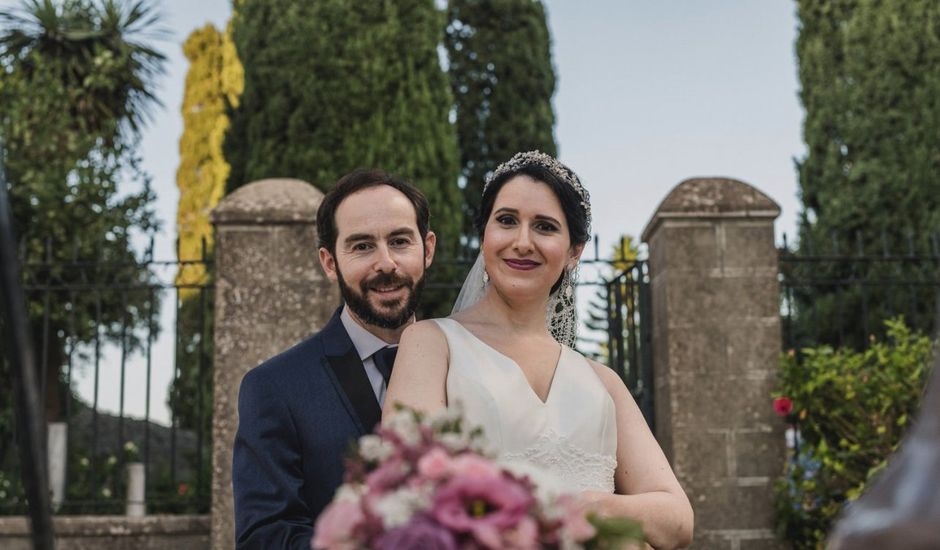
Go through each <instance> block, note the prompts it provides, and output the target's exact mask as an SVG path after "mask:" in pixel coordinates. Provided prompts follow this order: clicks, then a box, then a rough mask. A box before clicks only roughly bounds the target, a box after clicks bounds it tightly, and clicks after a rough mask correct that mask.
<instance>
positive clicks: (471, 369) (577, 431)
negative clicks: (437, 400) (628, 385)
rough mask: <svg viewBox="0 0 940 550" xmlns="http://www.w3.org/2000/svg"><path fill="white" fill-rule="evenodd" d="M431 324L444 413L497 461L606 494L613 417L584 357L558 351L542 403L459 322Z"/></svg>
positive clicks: (517, 371)
mask: <svg viewBox="0 0 940 550" xmlns="http://www.w3.org/2000/svg"><path fill="white" fill-rule="evenodd" d="M435 321H436V322H437V324H438V326H439V327H440V328H441V330H442V331H443V332H444V334H445V336H446V338H447V344H448V347H449V348H450V364H449V367H448V371H447V384H446V388H447V402H448V405H455V404H459V406H460V407H462V409H463V412H464V415H465V417H466V420H467V423H468V425H469V426H480V427H482V428H483V434H484V436H485V438H486V439H487V440H488V441H489V443H490V445H491V446H492V447H493V448H494V450H496V452H498V453H499V458H500V459H502V460H505V461H508V462H521V463H526V464H530V465H534V466H536V467H537V468H540V469H542V470H545V471H547V472H549V473H550V474H553V477H555V478H556V482H558V483H560V484H561V487H562V488H563V489H565V490H568V491H583V490H589V489H590V490H595V491H607V492H613V491H614V470H615V468H616V466H617V459H616V453H617V420H616V410H615V407H614V402H613V399H612V398H611V397H610V394H608V393H607V390H606V388H604V385H603V383H602V382H601V380H600V379H599V378H598V377H597V373H595V372H594V369H593V367H591V365H590V364H589V363H588V362H587V360H586V359H585V358H584V356H582V355H581V354H580V353H578V352H576V351H574V350H572V349H571V348H568V347H567V346H562V351H561V356H560V357H559V359H558V365H557V366H556V368H555V375H554V378H553V379H552V384H551V386H550V389H549V393H548V396H547V397H546V399H545V401H544V402H543V401H542V400H541V399H540V398H539V397H538V395H536V393H535V391H534V390H533V389H532V387H531V386H530V385H529V382H528V380H526V377H525V375H524V374H523V372H522V369H521V368H520V367H519V365H518V364H516V362H515V361H513V360H512V359H510V358H509V357H507V356H505V355H503V354H502V353H500V352H499V351H497V350H495V349H494V348H492V347H490V346H489V345H487V344H485V343H484V342H483V341H482V340H480V339H479V338H477V337H476V336H474V335H473V334H472V333H471V332H470V331H468V330H467V329H466V328H464V327H463V325H461V324H460V323H459V322H457V321H455V320H453V319H436V320H435Z"/></svg>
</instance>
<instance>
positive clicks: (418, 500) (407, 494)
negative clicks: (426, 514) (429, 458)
mask: <svg viewBox="0 0 940 550" xmlns="http://www.w3.org/2000/svg"><path fill="white" fill-rule="evenodd" d="M429 504H430V502H429V498H428V496H427V495H426V494H423V493H421V492H418V491H416V490H414V489H412V488H410V487H404V488H401V489H398V490H397V491H393V492H391V493H388V494H386V495H384V496H382V497H381V498H379V499H378V500H377V501H376V502H375V504H374V505H373V508H374V511H375V512H376V513H377V514H378V515H379V517H380V518H382V525H383V527H385V529H393V528H395V527H399V526H401V525H404V524H406V523H408V522H409V521H410V520H411V518H412V517H413V516H414V515H415V513H417V512H419V511H421V510H424V509H425V508H427V507H428V505H429Z"/></svg>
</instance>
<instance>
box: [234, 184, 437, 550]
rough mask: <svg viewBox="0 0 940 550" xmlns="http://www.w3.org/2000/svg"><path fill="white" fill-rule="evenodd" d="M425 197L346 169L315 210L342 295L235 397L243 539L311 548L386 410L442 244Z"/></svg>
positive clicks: (238, 517) (328, 266)
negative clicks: (353, 455)
mask: <svg viewBox="0 0 940 550" xmlns="http://www.w3.org/2000/svg"><path fill="white" fill-rule="evenodd" d="M428 219H429V212H428V201H427V199H426V198H425V197H424V195H423V194H422V193H421V192H420V191H419V190H418V189H417V188H416V187H415V186H413V185H412V184H410V183H408V182H406V181H403V180H401V179H398V178H396V177H393V176H390V175H388V174H385V173H384V172H380V171H361V170H360V171H355V172H352V173H350V174H348V175H346V176H343V177H342V178H341V179H340V180H339V181H338V182H336V185H335V186H334V187H333V189H331V190H330V192H329V193H327V194H326V196H325V197H324V198H323V202H322V203H321V204H320V208H319V210H318V211H317V233H318V237H319V247H320V249H319V255H320V264H321V265H322V266H323V270H324V272H325V273H326V276H327V277H329V279H330V280H331V281H335V282H337V283H338V284H339V288H340V292H341V293H342V296H343V301H344V302H345V305H344V306H342V307H340V308H339V309H338V310H337V311H336V313H334V314H333V318H332V319H330V321H329V322H328V323H327V324H326V326H325V327H323V329H322V330H321V331H320V332H318V333H316V334H314V335H313V336H312V337H310V338H308V339H307V340H304V341H303V342H300V343H299V344H297V345H296V346H294V347H293V348H291V349H289V350H287V351H285V352H283V353H281V354H280V355H278V356H276V357H274V358H272V359H269V360H267V361H266V362H265V363H263V364H262V365H260V366H258V367H256V368H254V369H252V370H250V371H249V372H248V373H247V374H246V375H245V377H244V379H243V380H242V384H241V389H240V391H239V396H238V414H239V425H238V432H237V433H236V435H235V447H234V458H233V464H232V485H233V488H234V494H235V536H236V545H237V548H239V549H240V550H241V549H245V550H247V549H265V550H267V549H281V548H291V549H298V550H299V549H304V550H306V549H309V548H310V539H311V538H312V536H313V523H314V521H315V520H316V517H317V516H318V515H319V514H320V512H321V511H322V510H323V508H324V507H325V506H326V505H327V504H328V503H329V502H330V499H331V498H332V497H333V493H334V492H335V491H336V489H337V487H339V485H340V484H341V483H342V479H343V462H342V459H343V456H344V455H345V454H346V452H347V451H348V450H349V448H350V443H351V442H353V441H354V440H355V439H356V438H358V437H359V436H361V435H364V434H367V433H370V432H371V431H372V429H373V427H374V426H375V424H376V423H378V421H379V420H380V418H381V406H382V403H383V401H384V398H385V389H386V385H387V383H388V377H389V375H390V374H391V365H392V363H393V362H394V352H395V348H394V346H395V345H397V343H398V340H399V338H400V337H401V333H402V332H403V331H404V329H405V327H407V326H408V325H409V324H411V323H412V322H413V321H414V312H415V308H416V307H417V304H418V299H419V297H420V295H421V289H422V287H423V285H424V273H425V269H427V267H429V266H430V265H431V260H432V258H433V257H434V246H435V243H436V240H435V236H434V233H433V232H431V231H430V230H429V220H428Z"/></svg>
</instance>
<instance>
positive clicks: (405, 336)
mask: <svg viewBox="0 0 940 550" xmlns="http://www.w3.org/2000/svg"><path fill="white" fill-rule="evenodd" d="M428 345H432V346H434V345H443V346H444V347H445V348H446V346H447V338H446V336H445V335H444V331H443V330H442V329H441V326H440V325H439V324H438V323H437V320H436V319H425V320H423V321H418V322H416V323H412V324H411V325H410V326H409V327H408V328H406V329H405V330H404V332H402V334H401V341H400V342H399V347H400V348H404V347H410V346H420V347H427V346H428Z"/></svg>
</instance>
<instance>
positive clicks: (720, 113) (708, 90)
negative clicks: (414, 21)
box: [0, 0, 804, 421]
mask: <svg viewBox="0 0 940 550" xmlns="http://www.w3.org/2000/svg"><path fill="white" fill-rule="evenodd" d="M17 3H18V2H16V1H15V0H0V6H3V7H7V6H9V5H11V4H17ZM545 3H546V6H547V10H548V17H549V25H550V28H551V33H552V40H553V44H552V51H553V56H554V65H555V71H556V76H557V79H558V81H557V89H556V92H555V98H554V105H555V114H556V118H557V125H556V130H555V137H556V140H557V143H558V146H559V153H560V155H559V156H560V158H561V160H562V161H563V162H565V163H566V164H568V165H569V166H570V167H571V168H572V169H574V170H575V171H576V172H577V173H578V174H579V175H580V177H581V181H582V182H583V183H584V184H585V186H586V187H587V188H588V189H589V191H590V192H591V196H592V203H593V211H594V228H595V232H596V233H598V234H599V235H600V238H601V250H602V252H606V251H607V250H609V249H610V246H611V244H612V243H613V242H614V240H615V239H616V238H617V236H618V235H620V234H621V233H626V234H630V235H634V236H639V234H640V233H641V231H642V230H643V227H644V226H645V225H646V223H647V221H648V220H649V218H650V216H651V215H652V214H653V212H654V210H655V208H656V206H657V205H658V204H659V202H660V201H661V200H662V199H663V197H665V195H666V194H667V193H668V192H669V190H670V189H672V187H673V186H675V185H676V184H678V183H679V182H680V181H682V180H684V179H686V178H689V177H695V176H728V177H734V178H737V179H740V180H743V181H745V182H747V183H750V184H752V185H754V186H755V187H757V188H758V189H760V190H761V191H763V192H765V193H766V194H768V195H769V196H770V197H771V198H772V199H774V200H775V201H777V203H778V204H779V205H780V206H781V208H782V210H783V212H782V215H781V217H780V218H779V219H778V222H777V234H778V239H779V236H780V234H781V233H782V232H783V231H786V232H787V233H788V234H789V235H792V234H793V231H794V227H795V220H796V216H797V214H798V210H799V204H798V199H797V177H796V172H795V169H794V164H793V161H794V158H796V157H799V156H801V155H802V154H803V151H804V146H803V144H802V141H801V129H800V125H801V121H802V116H803V113H802V108H801V107H800V105H799V101H798V97H797V93H798V82H797V73H796V62H795V57H794V40H795V38H796V25H797V22H796V17H795V10H796V5H795V3H794V2H792V1H791V0H708V1H703V0H655V1H652V0H583V1H575V0H547V1H546V2H545ZM161 6H162V11H163V13H164V15H165V23H166V26H167V27H168V28H169V29H170V31H171V32H172V34H171V40H170V41H167V42H165V43H163V44H162V50H163V51H164V52H165V53H166V54H167V56H168V61H167V74H166V75H165V76H164V77H163V78H161V80H160V82H159V89H158V94H157V95H158V97H159V98H160V99H161V101H162V102H163V104H164V107H163V108H162V109H158V110H156V111H155V117H154V121H153V122H152V123H151V124H150V126H149V127H147V128H146V130H145V131H144V136H143V143H142V149H141V152H142V155H143V160H144V163H143V166H144V169H145V170H147V171H148V172H149V173H150V174H151V175H152V176H153V186H154V189H155V191H156V193H157V197H158V198H157V204H156V209H157V212H158V215H159V217H160V218H161V219H162V221H163V231H162V233H161V235H159V237H158V240H157V247H156V254H155V255H156V256H157V259H173V257H174V254H175V251H174V245H173V243H174V241H175V238H176V231H175V219H176V204H177V200H178V193H177V189H176V169H177V165H178V162H179V151H178V147H179V145H178V144H179V137H180V133H181V132H182V117H181V115H180V107H181V104H182V94H183V82H184V78H185V75H186V70H187V68H188V67H187V63H186V60H185V58H184V56H183V54H182V49H181V45H182V43H183V41H184V40H185V39H186V36H187V35H188V34H189V33H190V32H191V31H192V30H193V29H195V28H197V27H199V26H202V25H204V24H205V23H210V22H211V23H213V24H215V25H216V26H217V27H218V28H220V29H221V28H223V27H224V25H225V23H226V21H227V19H228V16H229V13H230V2H229V0H198V1H193V0H163V1H162V2H161ZM167 305H169V304H167ZM168 309H169V310H171V309H172V307H166V306H165V307H164V315H163V319H162V322H163V324H164V325H163V326H165V327H168V328H169V327H172V326H173V325H172V323H173V316H172V311H166V310H168ZM168 332H170V331H168V330H167V331H164V338H163V339H161V341H160V342H159V343H158V346H157V348H158V349H157V350H156V352H155V356H154V365H162V366H164V367H165V368H163V369H159V368H157V370H155V375H154V381H153V386H154V390H153V392H154V393H153V394H152V395H153V405H152V406H153V407H154V409H153V412H152V415H153V416H154V418H156V419H159V420H163V421H166V419H167V418H168V415H167V412H166V410H165V407H164V405H163V402H164V401H165V397H164V396H165V393H163V392H164V391H165V388H166V387H167V383H168V382H169V376H170V369H169V367H166V365H172V354H173V350H172V345H173V344H172V336H170V335H168V334H167V333H168ZM167 336H170V337H169V340H167V338H166V337H167ZM137 370H141V369H137ZM157 371H159V372H157ZM115 374H116V370H115V372H113V373H111V374H110V376H114V375H115ZM104 376H105V377H106V378H105V379H107V377H108V375H104ZM90 383H91V380H90V379H89V377H87V376H86V377H85V378H83V379H80V380H79V386H80V392H81V393H83V394H86V392H87V391H88V389H89V388H90ZM142 387H143V383H142V381H137V382H134V381H131V380H129V383H128V388H129V389H128V395H129V398H128V402H129V403H132V404H133V405H134V406H137V405H140V406H139V409H140V410H139V411H138V412H139V413H140V414H142V410H143V408H142V405H141V403H142V396H143V393H144V392H143V389H140V388H142ZM104 393H107V392H104ZM116 400H117V398H116V396H115V397H114V401H115V402H116ZM102 403H103V406H105V407H108V406H109V405H108V404H107V403H106V402H105V401H102ZM134 410H136V409H134ZM132 412H133V411H132ZM138 412H135V414H137V413H138Z"/></svg>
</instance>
